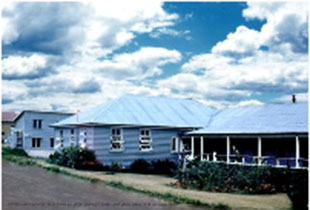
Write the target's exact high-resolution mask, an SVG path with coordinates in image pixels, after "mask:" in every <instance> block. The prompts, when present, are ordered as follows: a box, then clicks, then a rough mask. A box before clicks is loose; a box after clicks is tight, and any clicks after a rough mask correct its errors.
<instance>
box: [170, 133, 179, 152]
mask: <svg viewBox="0 0 310 210" xmlns="http://www.w3.org/2000/svg"><path fill="white" fill-rule="evenodd" d="M173 146H175V148H174V149H173ZM178 148H179V138H178V137H177V136H173V137H171V153H178Z"/></svg>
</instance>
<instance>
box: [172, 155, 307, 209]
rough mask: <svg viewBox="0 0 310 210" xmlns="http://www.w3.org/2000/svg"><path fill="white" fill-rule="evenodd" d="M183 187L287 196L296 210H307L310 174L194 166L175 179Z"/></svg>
mask: <svg viewBox="0 0 310 210" xmlns="http://www.w3.org/2000/svg"><path fill="white" fill-rule="evenodd" d="M175 177H176V178H177V179H178V180H179V183H180V185H181V186H182V187H185V188H187V187H190V188H195V189H199V190H205V191H214V192H237V193H247V194H270V193H277V192H285V193H287V194H288V196H289V197H290V199H291V200H292V202H293V205H294V206H293V207H294V209H307V204H308V170H306V169H300V170H296V169H288V168H275V167H271V166H269V167H267V166H266V167H265V166H263V167H258V166H242V165H227V164H225V163H212V162H199V161H192V162H190V163H189V164H188V165H187V167H186V169H185V171H182V170H178V171H177V173H176V176H175Z"/></svg>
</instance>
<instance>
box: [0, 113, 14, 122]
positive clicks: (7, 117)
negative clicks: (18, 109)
mask: <svg viewBox="0 0 310 210" xmlns="http://www.w3.org/2000/svg"><path fill="white" fill-rule="evenodd" d="M16 115H17V114H16V113H15V112H2V122H13V121H14V118H15V116H16Z"/></svg>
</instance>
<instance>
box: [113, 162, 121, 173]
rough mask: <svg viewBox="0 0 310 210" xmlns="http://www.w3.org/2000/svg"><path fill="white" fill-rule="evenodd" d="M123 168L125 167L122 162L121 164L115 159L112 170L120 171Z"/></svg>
mask: <svg viewBox="0 0 310 210" xmlns="http://www.w3.org/2000/svg"><path fill="white" fill-rule="evenodd" d="M122 169H123V166H122V164H119V163H118V162H116V161H113V162H112V165H111V166H110V171H114V172H120V171H121V170H122Z"/></svg>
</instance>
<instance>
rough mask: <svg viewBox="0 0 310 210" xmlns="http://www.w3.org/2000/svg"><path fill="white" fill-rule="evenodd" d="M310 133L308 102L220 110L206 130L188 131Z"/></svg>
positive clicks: (201, 132) (194, 132)
mask: <svg viewBox="0 0 310 210" xmlns="http://www.w3.org/2000/svg"><path fill="white" fill-rule="evenodd" d="M296 132H301V133H304V132H308V103H300V104H298V103H296V104H270V105H263V106H248V107H240V108H233V109H226V110H221V111H217V112H216V114H215V115H214V116H213V118H212V120H211V121H210V123H209V124H207V125H206V126H205V128H203V129H199V130H196V131H192V132H188V133H187V134H225V133H227V134H243V133H253V134H255V133H296Z"/></svg>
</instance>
